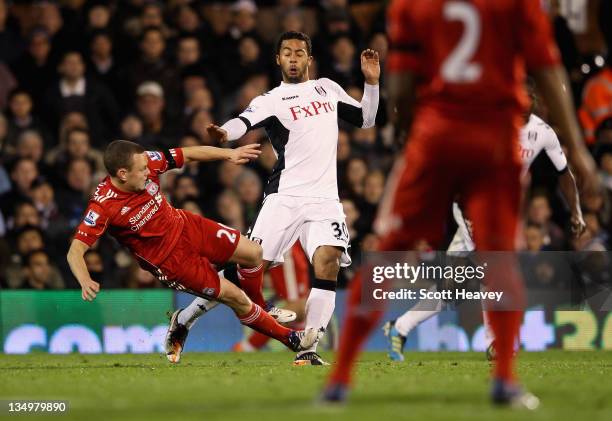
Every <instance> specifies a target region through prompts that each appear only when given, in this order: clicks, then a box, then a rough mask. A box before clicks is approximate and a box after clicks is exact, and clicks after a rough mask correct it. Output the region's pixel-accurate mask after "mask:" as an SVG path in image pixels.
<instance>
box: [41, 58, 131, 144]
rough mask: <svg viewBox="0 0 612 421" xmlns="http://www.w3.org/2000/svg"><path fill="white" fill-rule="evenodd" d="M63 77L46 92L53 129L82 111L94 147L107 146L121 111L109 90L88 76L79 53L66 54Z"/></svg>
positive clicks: (62, 71) (48, 114)
mask: <svg viewBox="0 0 612 421" xmlns="http://www.w3.org/2000/svg"><path fill="white" fill-rule="evenodd" d="M58 70H59V73H60V75H61V78H60V80H59V81H58V82H56V83H54V84H53V85H52V86H51V87H50V88H49V90H48V91H47V107H48V108H47V113H46V116H47V118H48V124H49V126H50V127H57V121H58V120H59V118H60V117H62V116H64V115H65V114H66V113H69V112H72V111H83V112H84V114H85V116H86V117H87V121H88V123H89V126H90V131H91V134H92V143H93V144H94V145H104V144H106V143H108V140H109V139H110V138H111V137H112V135H113V134H114V133H115V131H116V128H117V126H118V122H119V121H118V116H119V108H118V105H117V103H116V102H115V99H114V98H113V96H112V94H111V93H110V91H109V90H108V89H107V88H106V87H105V86H104V85H101V84H99V83H97V82H96V81H94V80H93V79H91V78H89V77H86V76H85V63H84V62H83V57H82V56H81V54H80V53H78V52H75V51H72V52H68V53H66V54H65V55H64V57H63V59H62V62H61V64H60V66H59V68H58Z"/></svg>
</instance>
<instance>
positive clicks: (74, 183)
mask: <svg viewBox="0 0 612 421" xmlns="http://www.w3.org/2000/svg"><path fill="white" fill-rule="evenodd" d="M91 179H92V174H91V166H90V165H89V164H88V163H87V161H85V160H84V159H77V160H76V161H73V162H72V163H71V164H70V168H69V169H68V175H67V177H66V181H67V182H68V185H69V186H70V187H72V188H73V189H74V190H77V191H80V192H84V193H85V192H87V191H88V190H89V188H90V186H91Z"/></svg>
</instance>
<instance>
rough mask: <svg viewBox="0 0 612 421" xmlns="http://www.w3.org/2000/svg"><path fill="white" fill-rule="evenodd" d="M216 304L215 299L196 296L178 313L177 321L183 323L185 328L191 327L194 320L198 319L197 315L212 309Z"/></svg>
mask: <svg viewBox="0 0 612 421" xmlns="http://www.w3.org/2000/svg"><path fill="white" fill-rule="evenodd" d="M218 304H219V303H218V302H217V301H210V300H207V299H205V298H201V297H197V298H196V299H195V300H193V301H192V302H191V304H189V305H188V306H187V307H185V308H184V309H183V310H182V311H181V312H180V313H179V315H178V322H179V323H180V324H182V325H185V326H186V327H187V329H191V327H192V326H193V325H194V323H195V322H196V320H198V317H200V316H201V315H202V314H204V313H206V312H207V311H210V310H212V309H213V308H215V307H216V306H217V305H218Z"/></svg>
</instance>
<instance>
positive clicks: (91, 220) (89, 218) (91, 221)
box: [83, 210, 100, 227]
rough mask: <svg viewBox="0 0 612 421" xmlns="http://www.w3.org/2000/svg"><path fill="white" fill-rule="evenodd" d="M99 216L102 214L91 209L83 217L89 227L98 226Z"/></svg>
mask: <svg viewBox="0 0 612 421" xmlns="http://www.w3.org/2000/svg"><path fill="white" fill-rule="evenodd" d="M99 217H100V215H98V214H97V213H96V212H94V211H92V210H90V211H89V212H87V215H85V218H83V222H84V223H85V225H87V226H88V227H95V226H96V221H97V220H98V218H99Z"/></svg>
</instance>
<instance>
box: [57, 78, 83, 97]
mask: <svg viewBox="0 0 612 421" xmlns="http://www.w3.org/2000/svg"><path fill="white" fill-rule="evenodd" d="M60 92H61V93H62V96H63V97H67V96H71V95H76V96H85V78H84V77H82V78H80V79H79V80H78V81H77V83H75V84H74V86H70V85H68V83H67V82H66V81H65V80H64V79H62V80H60Z"/></svg>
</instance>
